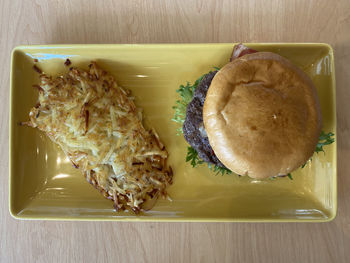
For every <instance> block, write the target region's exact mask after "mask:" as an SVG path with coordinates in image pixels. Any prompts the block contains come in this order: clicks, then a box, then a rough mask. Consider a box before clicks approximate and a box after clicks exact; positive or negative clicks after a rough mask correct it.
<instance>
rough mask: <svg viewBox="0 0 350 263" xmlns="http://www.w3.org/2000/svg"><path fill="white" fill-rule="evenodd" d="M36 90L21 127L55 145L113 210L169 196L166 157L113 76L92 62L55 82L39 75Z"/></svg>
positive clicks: (135, 207) (140, 207)
mask: <svg viewBox="0 0 350 263" xmlns="http://www.w3.org/2000/svg"><path fill="white" fill-rule="evenodd" d="M34 86H35V88H37V89H38V90H39V99H38V103H37V104H36V106H35V107H34V108H32V109H31V111H30V113H29V117H30V121H29V122H27V123H25V124H27V125H29V126H31V127H34V128H38V129H39V130H41V131H43V132H45V133H46V135H47V136H48V137H49V138H50V139H51V140H52V141H53V142H55V143H57V144H58V145H59V146H60V147H61V149H62V150H63V151H64V152H65V154H66V155H67V156H68V158H69V159H70V160H71V162H72V164H73V166H74V167H75V168H78V169H80V170H81V172H82V173H83V174H84V176H85V177H86V179H87V181H88V182H89V183H91V184H92V185H93V186H95V188H97V189H98V190H100V191H101V193H102V194H103V195H104V196H105V197H106V198H108V199H112V200H113V201H114V207H115V209H116V210H117V211H118V210H127V209H129V208H130V209H132V210H133V211H134V212H135V213H138V212H139V211H141V210H147V209H149V208H150V207H149V205H147V203H151V204H154V200H155V199H157V198H158V197H159V196H162V197H164V198H166V197H167V193H166V188H167V186H168V185H170V184H171V183H172V170H171V167H169V166H167V164H166V162H167V158H168V153H167V151H166V150H165V147H164V145H163V144H162V143H161V142H160V140H159V136H158V135H157V133H156V132H155V130H154V129H151V130H146V129H145V128H144V126H143V125H142V113H141V109H139V108H137V107H136V106H135V104H134V102H133V98H132V97H131V96H130V92H129V91H128V90H125V89H123V88H121V87H120V86H118V84H117V82H116V81H115V79H114V78H113V76H111V75H110V74H108V73H107V72H105V71H103V70H101V69H100V68H98V66H97V65H96V63H95V62H92V63H91V64H90V65H89V70H88V71H83V70H81V69H78V68H70V70H69V72H68V73H67V74H65V75H63V76H60V77H57V78H52V77H51V76H48V75H45V74H41V75H40V85H34ZM151 200H153V201H151Z"/></svg>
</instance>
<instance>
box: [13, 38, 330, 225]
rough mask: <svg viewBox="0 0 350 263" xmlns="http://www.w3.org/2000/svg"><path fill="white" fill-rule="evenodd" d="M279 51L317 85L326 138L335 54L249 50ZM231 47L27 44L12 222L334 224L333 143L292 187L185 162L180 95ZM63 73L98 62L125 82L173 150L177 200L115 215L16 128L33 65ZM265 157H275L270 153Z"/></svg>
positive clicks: (44, 143) (17, 74) (21, 59)
mask: <svg viewBox="0 0 350 263" xmlns="http://www.w3.org/2000/svg"><path fill="white" fill-rule="evenodd" d="M248 46H250V47H252V48H255V49H257V50H260V51H272V52H276V53H278V54H280V55H282V56H284V57H286V58H288V59H290V60H291V61H292V62H294V63H295V64H296V65H298V66H299V67H301V68H302V69H303V70H304V71H305V72H306V73H307V74H308V75H309V76H310V77H311V78H312V80H313V82H314V84H315V86H316V87H317V90H318V94H319V97H320V101H321V107H322V115H323V129H324V131H327V132H328V131H332V132H334V133H335V131H336V117H335V76H334V60H333V51H332V49H331V47H330V46H329V45H326V44H249V45H248ZM232 47H233V44H166V45H162V44H159V45H55V46H21V47H17V48H15V49H14V51H13V53H12V73H11V111H10V212H11V214H12V216H14V217H15V218H23V219H25V218H26V219H56V220H59V219H62V220H127V221H138V220H145V221H273V222H280V221H315V222H316V221H317V222H319V221H329V220H332V219H333V218H334V217H335V214H336V201H337V200H336V196H337V193H336V174H337V173H336V169H337V164H336V144H335V143H334V144H332V145H330V146H326V147H325V149H326V153H325V154H323V153H320V154H318V155H316V154H315V155H314V156H313V158H312V162H311V163H310V164H308V165H307V166H306V167H305V168H303V169H299V170H297V171H296V172H294V173H293V174H292V175H293V178H294V180H289V179H288V178H281V179H277V180H264V181H257V180H253V179H250V178H248V177H238V176H235V175H224V176H221V175H215V174H214V173H213V172H211V171H209V169H208V167H207V166H206V165H202V166H201V167H198V168H192V167H191V166H190V165H189V163H186V162H185V156H186V151H187V146H188V145H187V144H186V142H185V140H184V139H183V137H182V136H177V134H176V133H177V132H176V129H177V128H178V125H177V124H176V123H174V122H172V121H171V118H172V116H173V109H172V106H173V105H174V104H175V101H176V100H177V99H178V95H177V93H176V92H175V91H176V89H178V87H179V85H180V84H182V83H186V81H190V82H193V81H194V80H196V79H197V78H198V77H199V76H200V75H202V74H204V73H207V72H208V71H210V70H212V69H213V67H214V66H218V67H221V66H223V65H224V64H226V63H227V62H228V59H229V57H230V55H231V52H232ZM34 58H36V59H38V60H39V62H38V66H39V67H41V68H42V69H43V70H44V71H45V72H46V73H48V74H51V75H54V76H57V75H60V74H62V73H64V72H66V71H67V70H68V68H67V67H65V66H64V65H63V62H64V61H65V59H66V58H70V60H71V61H72V63H73V65H74V66H78V67H83V68H87V65H88V64H89V62H90V61H92V60H95V61H97V62H98V64H99V65H100V66H101V67H102V68H104V69H105V70H107V71H109V72H110V73H112V74H113V75H114V76H115V78H116V79H117V81H118V82H119V84H120V85H122V86H124V87H126V88H128V89H130V90H132V92H133V94H134V96H135V97H136V104H137V105H138V106H140V107H142V108H143V109H144V115H145V118H146V120H147V122H148V123H149V124H150V125H151V126H153V127H155V128H156V130H157V131H158V133H159V135H160V137H161V140H162V141H163V142H164V143H165V145H166V147H167V149H168V151H169V153H170V158H169V162H170V164H171V166H172V167H173V170H174V183H173V185H172V186H171V187H170V188H169V194H170V196H171V198H172V199H173V201H172V202H170V201H168V200H159V201H158V202H157V204H156V206H155V207H154V208H153V209H152V210H150V211H147V212H145V213H144V214H142V215H139V216H135V215H134V214H131V213H126V212H123V213H116V212H115V211H114V209H113V204H112V202H111V201H109V200H106V199H104V198H103V197H102V195H101V194H100V193H99V192H98V191H96V190H95V189H94V188H93V187H92V186H91V185H89V184H88V183H87V182H86V181H85V179H84V178H83V176H82V175H81V174H80V173H79V171H77V170H76V169H74V168H73V167H72V166H71V164H70V163H69V162H68V160H67V159H66V157H65V155H64V154H63V152H62V151H61V150H60V149H59V148H58V147H57V146H56V145H54V144H53V143H52V142H51V141H50V140H49V139H48V138H46V136H45V135H44V134H43V133H41V132H40V131H39V130H36V129H32V128H29V127H23V126H19V125H18V122H20V121H26V120H28V112H29V110H30V108H31V107H32V106H33V105H35V103H36V99H37V91H35V90H34V89H33V88H32V84H35V83H37V82H38V74H37V73H36V72H35V71H34V70H33V68H32V67H33V64H34V62H33V59H34ZM266 154H269V153H268V152H267V153H266Z"/></svg>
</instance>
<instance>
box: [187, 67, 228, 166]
mask: <svg viewBox="0 0 350 263" xmlns="http://www.w3.org/2000/svg"><path fill="white" fill-rule="evenodd" d="M216 73H217V71H212V72H209V73H208V74H206V75H205V76H204V78H203V79H202V81H201V82H200V83H199V84H198V86H197V88H196V89H195V91H194V96H193V98H192V101H191V102H190V103H189V104H188V105H187V109H186V120H185V122H184V125H183V127H182V130H183V133H184V137H185V139H186V141H187V142H188V143H189V144H190V145H191V146H192V148H194V149H195V150H196V151H197V152H198V155H199V157H200V158H201V159H202V160H204V161H205V162H208V163H212V164H215V165H217V166H220V167H225V166H224V165H223V164H222V163H221V162H220V160H219V159H218V158H217V157H216V155H215V153H214V151H213V149H212V148H211V146H210V144H209V140H208V136H207V134H206V132H205V129H204V125H203V105H204V101H205V97H206V95H207V92H208V89H209V86H210V83H211V81H212V79H213V78H214V76H215V74H216Z"/></svg>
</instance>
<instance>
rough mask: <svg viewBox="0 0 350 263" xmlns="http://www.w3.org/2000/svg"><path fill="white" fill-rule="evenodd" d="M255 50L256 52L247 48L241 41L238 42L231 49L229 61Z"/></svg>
mask: <svg viewBox="0 0 350 263" xmlns="http://www.w3.org/2000/svg"><path fill="white" fill-rule="evenodd" d="M256 52H258V51H257V50H255V49H252V48H249V47H247V46H245V45H243V44H242V43H240V44H238V45H235V46H234V48H233V51H232V55H231V58H230V62H231V61H233V60H235V59H236V58H239V57H242V56H244V55H247V54H253V53H256Z"/></svg>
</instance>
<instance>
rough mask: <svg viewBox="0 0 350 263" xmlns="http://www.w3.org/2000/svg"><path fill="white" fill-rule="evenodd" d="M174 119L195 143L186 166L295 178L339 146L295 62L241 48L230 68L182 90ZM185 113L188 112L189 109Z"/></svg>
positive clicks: (227, 65) (191, 147)
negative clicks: (323, 153)
mask: <svg viewBox="0 0 350 263" xmlns="http://www.w3.org/2000/svg"><path fill="white" fill-rule="evenodd" d="M178 92H179V93H180V95H181V97H182V100H181V101H177V105H176V106H175V107H174V108H175V117H174V119H173V120H175V121H177V122H180V123H182V133H183V135H184V137H185V139H186V141H187V142H188V143H189V144H190V147H189V148H188V154H187V157H186V161H190V162H191V164H192V166H196V165H197V164H201V163H207V164H208V165H209V167H210V168H211V169H213V170H214V171H216V172H221V173H231V172H233V173H235V174H238V175H241V176H243V175H247V176H249V177H251V178H256V179H264V178H269V177H272V178H273V177H278V176H288V177H290V178H292V177H291V175H290V174H291V172H293V171H294V170H296V169H297V168H299V167H300V166H303V165H305V164H306V162H307V161H308V160H310V158H311V156H312V155H313V153H314V152H315V151H316V152H319V151H323V146H324V145H327V144H330V143H332V142H333V141H334V139H333V138H332V136H333V135H334V134H333V133H327V134H326V133H324V132H322V131H321V127H322V117H321V110H320V103H319V99H318V96H317V91H316V89H315V87H314V84H313V83H312V81H311V79H310V78H309V77H308V75H307V74H306V73H304V72H303V71H302V70H301V69H300V68H298V67H297V66H296V65H294V64H293V63H292V62H290V61H289V60H288V59H286V58H284V57H282V56H280V55H278V54H275V53H272V52H258V51H257V50H254V49H251V48H248V47H246V46H244V45H242V44H238V45H236V46H235V47H234V49H233V52H232V56H231V58H230V61H229V63H228V64H226V65H225V66H223V67H222V68H221V69H218V68H215V70H213V71H211V72H209V73H208V74H205V75H204V76H202V77H201V78H199V79H198V80H197V81H196V82H195V83H194V85H192V86H191V85H190V84H189V83H188V84H187V85H186V86H184V85H182V86H180V89H179V90H178ZM184 109H185V112H184Z"/></svg>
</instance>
